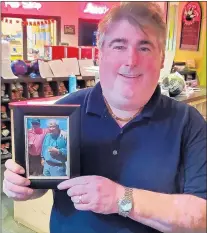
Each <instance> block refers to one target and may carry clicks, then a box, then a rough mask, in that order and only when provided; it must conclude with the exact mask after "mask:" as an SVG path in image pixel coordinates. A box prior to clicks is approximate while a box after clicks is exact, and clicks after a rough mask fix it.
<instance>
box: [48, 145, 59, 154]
mask: <svg viewBox="0 0 207 233" xmlns="http://www.w3.org/2000/svg"><path fill="white" fill-rule="evenodd" d="M48 151H49V152H50V154H51V156H57V155H59V154H60V151H59V150H58V149H57V148H55V147H50V148H49V149H48Z"/></svg>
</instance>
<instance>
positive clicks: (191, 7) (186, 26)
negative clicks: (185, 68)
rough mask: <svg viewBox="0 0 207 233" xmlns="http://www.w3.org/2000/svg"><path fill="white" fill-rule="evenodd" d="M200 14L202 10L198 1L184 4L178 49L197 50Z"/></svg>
mask: <svg viewBox="0 0 207 233" xmlns="http://www.w3.org/2000/svg"><path fill="white" fill-rule="evenodd" d="M201 16H202V12H201V6H200V3H199V2H188V3H187V4H186V5H185V7H184V9H183V13H182V28H181V36H180V49H185V50H195V51H197V50H198V48H199V39H200V29H201Z"/></svg>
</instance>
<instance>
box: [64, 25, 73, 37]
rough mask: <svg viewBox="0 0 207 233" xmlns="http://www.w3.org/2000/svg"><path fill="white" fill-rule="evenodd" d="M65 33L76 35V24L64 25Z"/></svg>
mask: <svg viewBox="0 0 207 233" xmlns="http://www.w3.org/2000/svg"><path fill="white" fill-rule="evenodd" d="M64 34H69V35H75V25H64Z"/></svg>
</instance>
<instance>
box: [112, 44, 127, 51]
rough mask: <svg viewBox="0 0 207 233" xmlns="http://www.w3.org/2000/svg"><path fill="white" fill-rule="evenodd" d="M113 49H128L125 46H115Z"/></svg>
mask: <svg viewBox="0 0 207 233" xmlns="http://www.w3.org/2000/svg"><path fill="white" fill-rule="evenodd" d="M113 49H116V50H124V49H126V47H125V46H122V45H119V46H114V47H113Z"/></svg>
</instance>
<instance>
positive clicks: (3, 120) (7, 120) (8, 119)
mask: <svg viewBox="0 0 207 233" xmlns="http://www.w3.org/2000/svg"><path fill="white" fill-rule="evenodd" d="M9 121H11V119H10V118H6V119H1V122H9Z"/></svg>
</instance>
